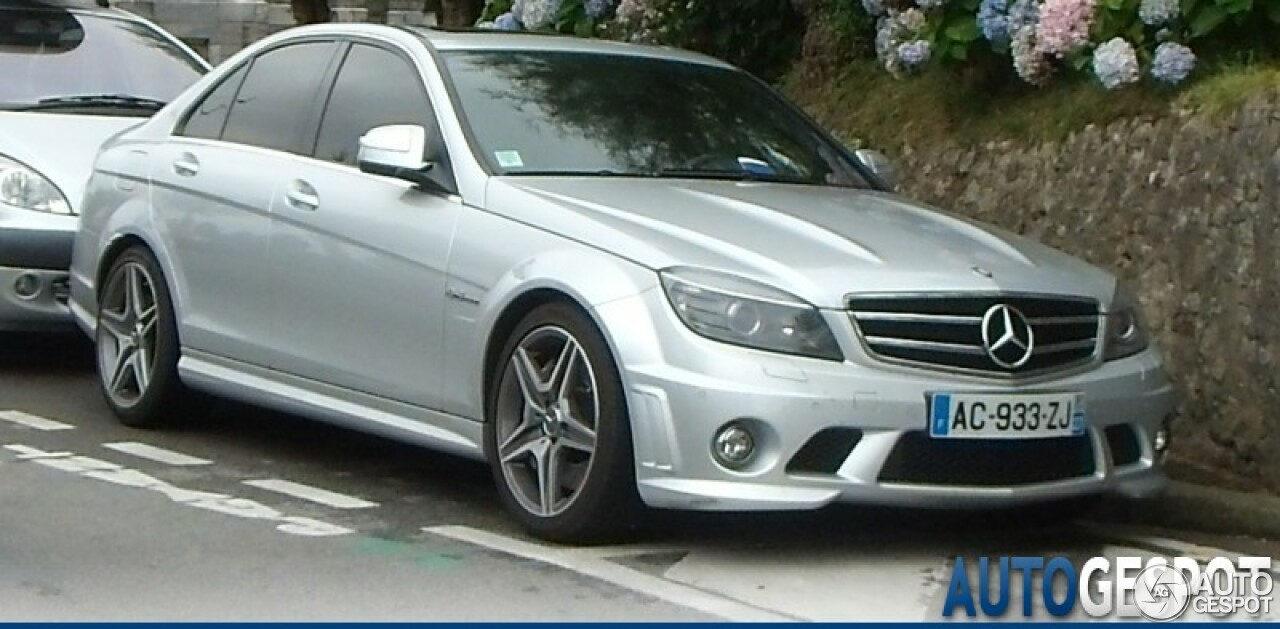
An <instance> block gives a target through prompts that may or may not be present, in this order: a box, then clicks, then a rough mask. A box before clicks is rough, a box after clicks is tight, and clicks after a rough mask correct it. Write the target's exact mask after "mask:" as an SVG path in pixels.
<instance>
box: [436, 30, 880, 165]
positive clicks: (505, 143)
mask: <svg viewBox="0 0 1280 629" xmlns="http://www.w3.org/2000/svg"><path fill="white" fill-rule="evenodd" d="M445 64H446V66H447V68H448V71H449V75H450V78H451V80H452V83H453V88H454V90H455V96H456V98H457V101H458V104H459V106H460V108H461V109H462V111H463V112H464V115H463V119H464V124H466V125H468V126H469V128H470V133H471V136H472V138H473V140H474V143H475V145H476V146H475V147H474V148H475V150H478V151H481V152H482V153H483V155H484V159H485V160H487V161H488V163H489V165H490V167H491V168H492V169H493V171H494V172H496V173H500V174H505V175H540V174H557V175H565V174H581V175H599V176H637V177H644V176H648V177H663V176H667V177H698V178H712V179H757V180H767V181H784V182H794V183H807V184H818V185H835V186H856V187H867V183H866V182H865V180H864V179H863V178H862V177H861V176H860V175H859V174H858V171H857V169H856V168H855V167H854V166H853V165H852V164H851V163H850V162H849V161H848V158H847V157H846V156H845V154H844V153H843V152H842V150H841V149H840V148H839V147H837V146H835V145H834V144H832V143H831V142H830V141H829V140H827V139H826V138H825V137H824V136H823V134H822V132H821V131H820V130H819V129H817V128H815V126H814V125H813V124H811V123H810V122H809V121H808V120H806V119H805V118H804V117H803V116H801V115H800V114H798V113H797V112H796V111H795V110H794V109H793V108H792V107H791V106H790V105H788V104H787V103H786V102H784V101H783V100H782V99H781V98H780V97H778V96H776V95H775V94H774V93H773V92H772V91H771V90H769V89H768V88H766V87H765V86H763V85H762V84H760V83H759V82H758V81H756V80H755V79H754V78H752V77H750V76H749V75H747V74H745V73H742V72H739V71H736V70H731V69H726V68H720V67H715V66H710V65H704V64H697V63H685V62H677V61H670V60H663V59H652V58H645V57H634V56H623V55H605V54H590V53H575V52H544V51H483V52H477V51H451V52H447V53H445Z"/></svg>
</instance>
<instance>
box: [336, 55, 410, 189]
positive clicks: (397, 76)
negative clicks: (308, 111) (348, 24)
mask: <svg viewBox="0 0 1280 629" xmlns="http://www.w3.org/2000/svg"><path fill="white" fill-rule="evenodd" d="M391 124H415V125H421V126H423V127H427V128H428V129H430V128H431V127H432V126H434V125H435V119H434V117H433V116H432V113H431V105H430V101H429V100H428V98H427V93H426V90H424V89H423V87H422V79H421V78H420V77H419V76H418V71H417V69H416V68H415V67H414V66H413V65H412V64H411V63H410V62H409V61H408V60H407V59H405V58H403V57H401V56H400V55H397V54H396V53H394V52H391V51H389V50H386V49H383V48H378V47H375V46H367V45H363V44H356V45H353V46H352V47H351V52H350V53H348V54H347V59H346V61H345V62H343V64H342V69H341V70H339V71H338V78H337V80H336V81H335V82H334V85H333V92H332V93H331V95H330V96H329V103H328V106H327V107H326V108H325V113H324V118H323V119H322V120H321V122H320V135H319V137H318V138H317V140H316V148H315V157H316V158H318V159H323V160H327V161H330V162H338V163H340V164H348V165H352V166H354V165H355V163H356V152H357V150H358V149H359V142H360V136H362V135H364V134H365V133H366V132H368V131H369V130H370V129H372V128H374V127H379V126H383V125H391Z"/></svg>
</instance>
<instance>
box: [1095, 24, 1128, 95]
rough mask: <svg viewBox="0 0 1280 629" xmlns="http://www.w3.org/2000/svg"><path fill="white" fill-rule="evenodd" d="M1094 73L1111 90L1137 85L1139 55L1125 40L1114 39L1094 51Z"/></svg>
mask: <svg viewBox="0 0 1280 629" xmlns="http://www.w3.org/2000/svg"><path fill="white" fill-rule="evenodd" d="M1093 73H1094V74H1096V75H1098V80H1099V81H1101V82H1102V86H1103V87H1105V88H1107V89H1109V90H1114V89H1116V88H1119V87H1123V86H1125V85H1128V84H1130V83H1137V82H1138V76H1139V73H1138V53H1137V52H1135V51H1134V50H1133V46H1132V45H1131V44H1130V43H1129V42H1127V41H1125V40H1124V38H1122V37H1117V38H1115V39H1112V40H1111V41H1109V42H1107V43H1105V44H1102V45H1101V46H1098V49H1097V50H1095V51H1093Z"/></svg>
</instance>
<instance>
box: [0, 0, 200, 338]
mask: <svg viewBox="0 0 1280 629" xmlns="http://www.w3.org/2000/svg"><path fill="white" fill-rule="evenodd" d="M208 69H209V65H208V64H207V63H206V62H205V61H204V60H203V59H201V58H200V56H199V55H197V54H196V53H195V52H193V51H192V50H191V49H190V48H188V47H187V46H185V45H183V43H182V42H180V41H178V40H177V39H175V38H174V37H173V36H172V35H169V34H168V33H166V32H164V31H163V30H161V29H160V28H158V27H157V26H155V25H154V24H151V23H150V22H148V21H146V20H143V19H142V18H139V17H137V16H135V15H133V14H130V13H127V12H125V11H121V10H118V9H111V8H105V7H98V6H94V5H89V6H81V5H71V4H61V3H49V2H25V1H23V2H14V1H13V0H0V331H29V330H48V329H58V328H64V327H65V328H70V327H71V317H70V315H69V314H68V311H67V307H66V303H65V302H66V296H67V269H68V267H70V265H71V241H72V239H73V238H74V237H75V230H76V223H77V217H76V215H77V214H78V208H77V207H76V206H77V204H78V203H79V199H80V196H81V194H82V193H83V189H84V182H85V180H87V179H88V177H89V171H90V169H91V168H92V165H93V158H94V156H95V155H96V154H97V152H98V148H99V147H100V146H101V145H102V143H103V141H104V140H106V139H107V138H108V137H110V136H112V135H114V134H115V133H118V132H119V131H121V130H123V129H125V128H128V127H130V126H133V125H134V124H137V123H138V122H139V121H140V120H141V119H145V118H147V117H149V116H150V115H151V114H152V113H154V112H155V111H156V110H158V109H159V108H160V107H163V106H164V104H165V103H166V102H168V100H169V99H171V98H173V97H174V96H176V95H178V94H179V93H180V92H182V90H183V89H185V88H186V87H187V86H189V85H191V84H192V83H194V82H195V81H196V80H197V79H199V78H200V77H201V76H202V75H203V74H204V73H205V72H207V71H208Z"/></svg>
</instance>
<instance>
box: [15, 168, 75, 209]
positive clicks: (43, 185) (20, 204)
mask: <svg viewBox="0 0 1280 629" xmlns="http://www.w3.org/2000/svg"><path fill="white" fill-rule="evenodd" d="M0 204H4V205H9V206H12V207H16V208H21V209H24V210H32V211H35V212H49V213H50V214H70V213H71V204H70V203H67V198H66V197H65V196H63V195H62V191H61V190H58V187H57V186H55V185H53V182H52V181H49V179H48V178H46V177H45V176H44V175H41V174H40V173H38V172H36V171H34V170H32V169H31V168H28V167H27V166H26V165H25V164H23V163H22V162H18V161H16V160H13V159H10V158H8V157H4V156H3V155H0Z"/></svg>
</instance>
